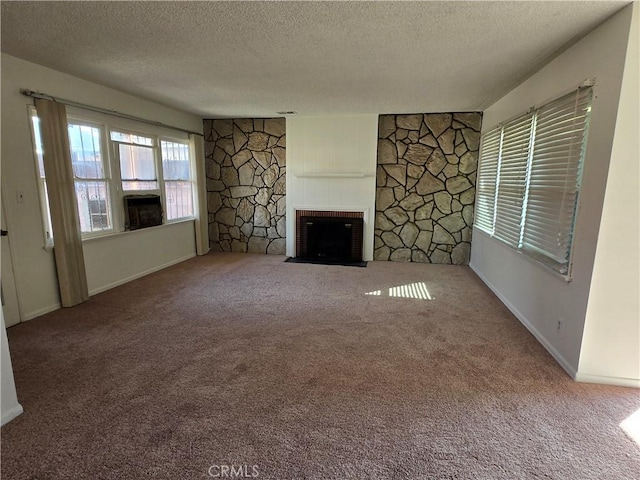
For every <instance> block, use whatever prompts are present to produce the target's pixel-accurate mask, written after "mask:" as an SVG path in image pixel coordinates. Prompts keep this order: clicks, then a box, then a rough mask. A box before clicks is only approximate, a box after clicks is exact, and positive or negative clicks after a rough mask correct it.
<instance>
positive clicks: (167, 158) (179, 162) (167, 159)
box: [160, 141, 191, 180]
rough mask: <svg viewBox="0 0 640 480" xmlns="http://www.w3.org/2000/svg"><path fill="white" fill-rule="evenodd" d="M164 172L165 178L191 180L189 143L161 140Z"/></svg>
mask: <svg viewBox="0 0 640 480" xmlns="http://www.w3.org/2000/svg"><path fill="white" fill-rule="evenodd" d="M160 146H161V150H162V172H163V174H164V179H165V180H190V179H191V167H190V164H189V145H188V144H184V143H176V142H165V141H162V142H160Z"/></svg>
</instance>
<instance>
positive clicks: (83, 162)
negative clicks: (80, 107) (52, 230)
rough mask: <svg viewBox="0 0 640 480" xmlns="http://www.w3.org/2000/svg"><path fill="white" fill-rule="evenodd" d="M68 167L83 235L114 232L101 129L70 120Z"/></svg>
mask: <svg viewBox="0 0 640 480" xmlns="http://www.w3.org/2000/svg"><path fill="white" fill-rule="evenodd" d="M68 125H69V148H70V150H71V166H72V167H73V177H74V184H75V190H76V200H77V202H78V215H79V217H80V230H81V232H82V233H83V234H91V233H95V232H103V231H105V230H113V221H112V214H111V204H110V195H109V177H108V175H107V168H106V166H105V163H104V157H103V154H102V151H103V148H102V138H103V136H102V127H100V126H98V125H92V124H88V123H80V122H77V121H75V120H74V121H69V124H68Z"/></svg>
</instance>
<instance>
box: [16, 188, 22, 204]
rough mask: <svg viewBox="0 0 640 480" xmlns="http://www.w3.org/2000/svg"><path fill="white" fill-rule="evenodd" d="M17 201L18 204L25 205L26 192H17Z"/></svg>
mask: <svg viewBox="0 0 640 480" xmlns="http://www.w3.org/2000/svg"><path fill="white" fill-rule="evenodd" d="M16 201H17V202H18V203H24V192H23V191H22V190H17V191H16Z"/></svg>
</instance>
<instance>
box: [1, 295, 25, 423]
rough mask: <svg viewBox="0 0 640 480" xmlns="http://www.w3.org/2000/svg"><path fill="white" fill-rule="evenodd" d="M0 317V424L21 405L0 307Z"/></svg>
mask: <svg viewBox="0 0 640 480" xmlns="http://www.w3.org/2000/svg"><path fill="white" fill-rule="evenodd" d="M0 319H1V320H2V325H0V327H1V328H2V332H0V335H2V338H0V353H1V354H2V357H0V366H1V368H2V379H1V380H2V383H1V385H0V388H2V390H0V397H1V398H0V404H1V409H2V421H1V423H2V425H4V424H5V423H7V422H10V421H11V420H13V419H14V418H15V417H17V416H18V415H20V414H21V413H22V405H20V403H18V397H17V395H16V386H15V383H14V381H13V369H12V368H11V356H10V355H9V343H8V342H7V331H6V329H5V326H4V316H3V315H2V308H0Z"/></svg>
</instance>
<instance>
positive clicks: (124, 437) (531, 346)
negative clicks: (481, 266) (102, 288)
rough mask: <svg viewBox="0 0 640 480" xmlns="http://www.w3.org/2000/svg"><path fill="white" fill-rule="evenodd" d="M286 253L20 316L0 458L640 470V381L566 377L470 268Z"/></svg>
mask: <svg viewBox="0 0 640 480" xmlns="http://www.w3.org/2000/svg"><path fill="white" fill-rule="evenodd" d="M283 260H284V257H281V256H267V255H247V254H210V255H207V256H204V257H199V258H194V259H191V260H189V261H186V262H183V263H181V264H179V265H175V266H173V267H170V268H168V269H165V270H162V271H160V272H157V273H155V274H152V275H149V276H146V277H144V278H141V279H139V280H136V281H134V282H131V283H129V284H126V285H123V286H120V287H118V288H114V289H112V290H109V291H107V292H104V293H102V294H99V295H96V296H94V297H92V298H91V299H90V300H89V301H88V302H87V303H85V304H83V305H80V306H78V307H74V308H71V309H63V310H59V311H56V312H52V313H50V314H47V315H44V316H42V317H40V318H37V319H35V320H32V321H29V322H27V323H24V324H20V325H17V326H15V327H12V328H10V329H9V331H8V333H9V344H10V349H11V354H12V359H13V366H14V369H15V379H16V386H17V391H18V396H19V400H20V401H21V403H22V405H23V407H24V410H25V413H24V414H22V415H21V416H19V417H18V418H16V419H15V420H14V421H12V422H11V423H9V424H8V425H6V426H4V427H3V428H2V478H3V479H6V480H10V479H92V480H95V479H207V478H259V479H278V480H285V479H286V480H293V479H376V480H378V479H429V480H431V479H436V480H442V479H483V480H484V479H486V480H496V479H497V480H502V479H505V480H514V479H558V480H573V479H576V480H585V479H605V480H606V479H610V480H623V479H638V478H640V447H639V446H638V445H637V444H636V443H634V442H633V441H632V440H631V439H630V438H629V437H627V436H626V435H625V433H624V432H623V430H622V429H621V428H620V426H619V424H620V422H622V421H623V420H624V419H625V418H626V417H628V416H629V415H631V414H632V413H633V412H635V411H636V410H638V409H639V408H640V392H639V391H638V390H635V389H628V388H617V387H607V386H601V385H589V384H579V383H575V382H573V381H572V380H571V379H570V378H569V377H568V376H567V375H566V374H565V373H564V371H563V370H562V369H561V368H560V367H559V366H558V365H557V364H556V362H555V361H554V360H553V359H552V358H551V356H550V355H549V354H548V353H547V352H546V351H545V350H544V349H543V347H542V346H541V345H540V344H539V343H537V341H536V340H535V339H534V338H533V337H532V336H531V335H530V334H529V333H528V332H527V330H526V329H525V328H524V327H523V326H522V325H521V324H520V323H519V322H518V321H517V320H516V319H515V318H514V317H513V316H512V315H511V314H510V313H509V311H508V310H507V309H506V308H505V307H504V306H503V305H502V304H501V303H500V302H499V301H498V299H497V298H496V297H495V296H494V295H493V294H492V293H491V292H490V291H489V290H488V289H487V288H486V286H484V284H482V282H481V281H480V280H479V279H478V278H477V277H476V276H475V274H474V273H473V272H472V271H471V270H470V269H469V268H467V267H457V266H444V265H443V266H439V265H423V264H403V263H393V262H370V263H369V265H368V267H367V268H349V267H339V266H324V265H309V264H295V263H285V262H284V261H283ZM232 474H233V477H232V476H231V475H232Z"/></svg>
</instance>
